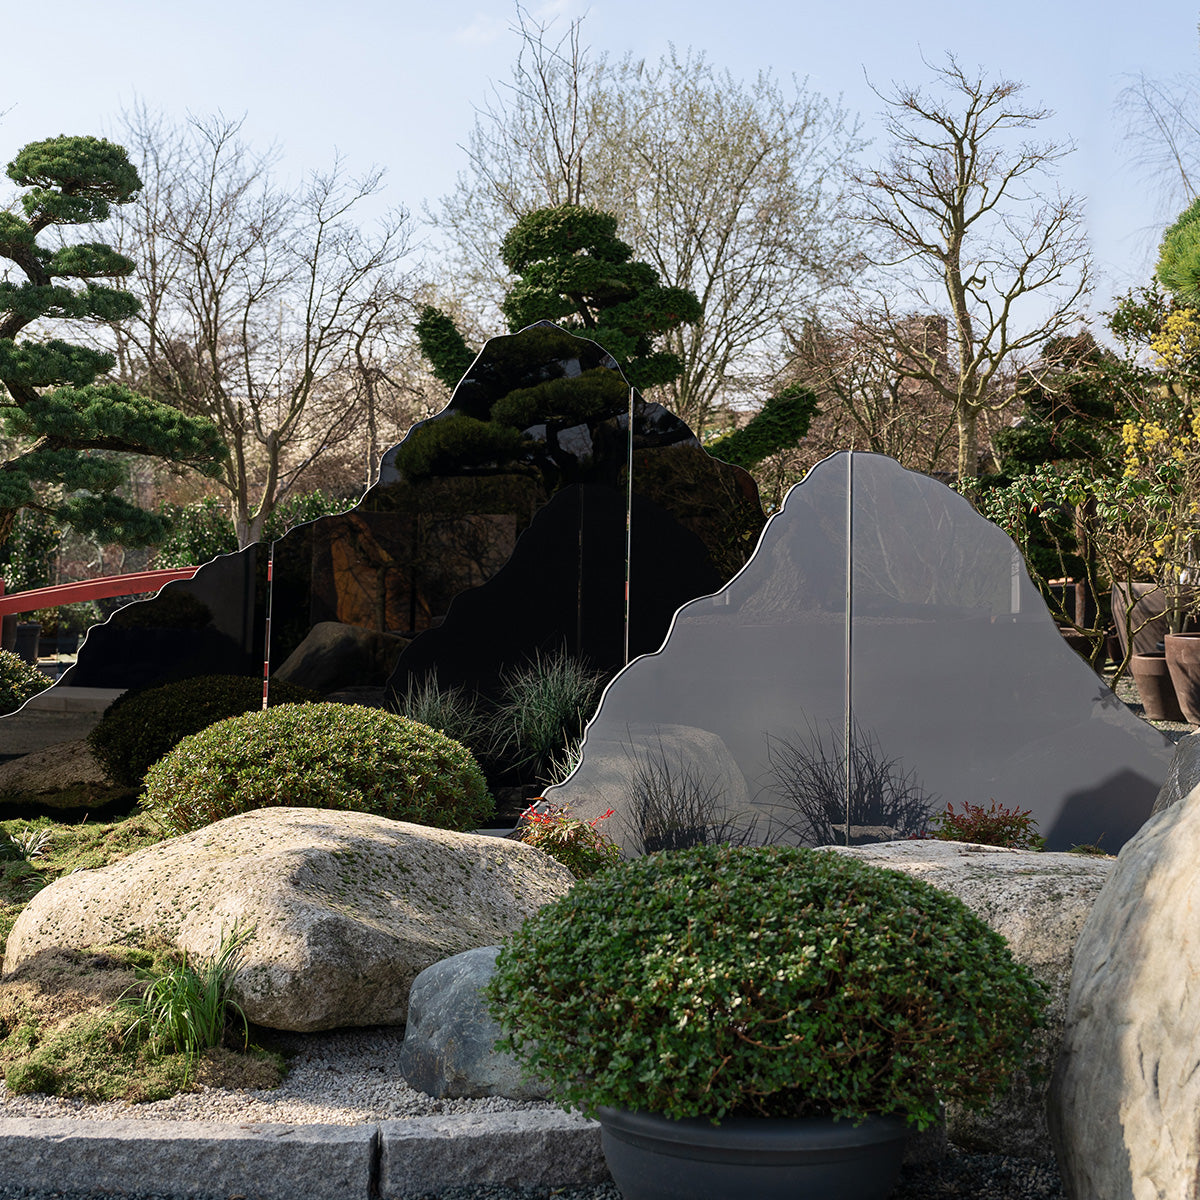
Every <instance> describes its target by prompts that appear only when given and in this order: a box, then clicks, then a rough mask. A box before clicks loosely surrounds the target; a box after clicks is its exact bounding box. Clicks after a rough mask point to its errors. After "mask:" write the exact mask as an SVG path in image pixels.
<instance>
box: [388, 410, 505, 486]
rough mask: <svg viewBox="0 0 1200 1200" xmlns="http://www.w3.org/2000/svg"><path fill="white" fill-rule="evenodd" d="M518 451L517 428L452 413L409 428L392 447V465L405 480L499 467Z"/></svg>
mask: <svg viewBox="0 0 1200 1200" xmlns="http://www.w3.org/2000/svg"><path fill="white" fill-rule="evenodd" d="M520 452H521V433H520V431H519V430H517V429H512V428H510V427H509V426H507V425H501V424H499V423H498V422H496V421H477V420H476V419H475V418H474V417H466V416H463V415H462V414H461V413H454V414H452V415H451V416H448V417H440V418H438V419H437V420H432V421H426V422H425V423H424V424H422V425H418V426H417V427H416V428H415V429H412V430H411V431H410V432H409V435H408V437H406V438H405V439H404V441H402V442H401V443H400V445H399V446H398V447H397V448H396V466H398V467H399V468H400V470H402V471H403V472H404V474H405V475H406V476H408V478H409V479H427V478H428V477H429V476H430V475H443V474H458V473H459V472H461V471H462V470H463V469H465V468H471V467H488V466H503V465H504V464H505V463H507V462H511V461H512V459H514V458H515V457H516V456H517V455H518V454H519V453H520Z"/></svg>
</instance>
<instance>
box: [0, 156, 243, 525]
mask: <svg viewBox="0 0 1200 1200" xmlns="http://www.w3.org/2000/svg"><path fill="white" fill-rule="evenodd" d="M7 174H8V177H9V178H10V179H11V180H12V181H13V182H14V183H16V184H18V185H19V186H20V187H22V188H24V189H26V190H25V192H24V194H23V195H22V196H21V198H20V208H21V213H22V214H23V215H20V214H18V213H17V212H15V211H12V210H9V211H0V260H3V266H4V268H5V269H4V270H0V547H3V546H4V545H5V544H6V543H7V541H8V540H9V537H10V536H11V534H12V530H13V525H14V522H15V520H16V517H17V514H18V513H19V512H20V511H21V510H22V509H25V508H28V509H34V510H38V511H41V512H44V513H47V514H49V515H50V516H52V517H53V519H54V520H55V521H56V522H58V523H61V524H66V525H71V526H73V527H74V528H76V529H78V530H80V531H81V532H84V533H87V534H91V535H95V536H100V537H103V538H104V539H105V540H108V541H115V542H121V543H124V544H126V545H144V544H146V543H151V542H154V541H156V540H158V539H159V538H161V537H162V536H163V535H164V534H165V533H166V531H167V529H168V528H169V524H168V522H166V521H165V520H164V518H163V517H162V516H160V515H158V514H155V513H150V512H147V511H145V510H144V509H140V508H138V507H136V506H135V505H133V504H130V503H129V502H128V501H126V500H124V499H122V498H121V497H120V496H118V495H117V494H116V493H117V490H118V488H119V487H120V486H121V484H122V483H123V482H125V479H126V469H125V465H124V464H123V462H122V461H121V460H120V458H118V457H116V456H115V455H114V454H113V453H112V452H118V453H132V454H143V455H149V456H152V457H155V458H162V459H165V460H167V461H169V462H171V463H175V464H178V465H182V466H189V467H194V468H195V469H197V470H199V471H201V472H203V473H204V474H207V475H215V474H216V473H217V470H218V464H219V462H220V461H221V460H222V459H223V458H224V457H225V454H226V451H225V448H224V446H223V445H222V443H221V439H220V436H219V435H218V433H217V430H216V428H215V426H213V425H212V423H211V422H209V421H207V420H205V419H202V418H197V417H188V416H185V415H184V414H183V413H181V412H180V411H179V410H178V409H175V408H171V407H170V406H168V405H165V404H160V403H158V402H156V401H153V400H150V399H147V398H146V397H145V396H141V395H138V394H137V393H136V392H133V391H131V390H130V389H129V388H126V387H123V386H120V385H118V384H113V383H106V382H103V381H101V382H97V380H100V379H101V377H102V376H103V375H104V374H105V373H106V372H109V371H111V370H112V369H113V367H114V366H115V359H114V358H113V356H112V355H111V354H107V353H105V352H103V351H100V350H95V349H90V348H88V347H85V346H79V345H73V344H72V343H70V342H66V341H62V340H59V339H57V338H46V337H45V336H44V335H43V333H42V328H41V326H40V324H39V323H40V322H44V321H50V320H60V321H61V320H66V321H74V322H78V321H95V322H97V323H100V322H113V321H120V320H123V319H125V318H127V317H130V316H132V315H133V314H134V313H135V312H136V311H137V301H136V300H135V299H134V297H133V296H131V295H130V294H129V293H128V292H126V291H123V290H121V289H119V288H116V287H110V286H108V285H106V284H104V283H99V282H97V280H104V279H120V278H121V277H122V276H125V275H128V274H129V273H130V272H131V271H133V270H134V263H133V262H132V261H131V260H130V259H128V258H126V257H125V256H124V255H122V254H118V253H117V252H116V251H115V250H113V249H112V248H111V247H109V246H106V245H104V244H102V243H100V242H76V243H69V244H63V245H60V246H59V247H58V248H57V249H52V248H48V247H44V246H41V245H39V244H38V238H39V236H40V235H42V234H44V233H47V232H48V231H55V230H60V229H63V228H67V227H70V226H75V225H87V224H92V223H95V222H99V221H103V220H105V219H106V218H107V217H108V215H109V211H110V205H113V204H124V203H126V202H128V201H129V200H131V199H132V198H133V196H134V195H135V194H136V193H137V192H138V190H139V189H140V188H141V181H140V180H139V179H138V175H137V172H136V171H135V170H134V168H133V167H132V165H131V164H130V163H129V160H128V158H127V156H126V154H125V151H124V150H123V149H122V148H121V147H120V146H115V145H113V144H112V143H110V142H107V141H104V140H102V139H99V138H93V137H57V138H51V139H49V140H47V141H42V142H32V143H30V144H29V145H28V146H26V147H24V149H22V150H21V151H20V153H19V154H18V155H17V156H16V158H15V159H13V161H12V162H11V163H9V164H8V169H7ZM22 277H23V278H22ZM34 326H36V328H31V327H34ZM27 330H28V331H29V333H28V335H27V336H26V337H24V338H19V337H18V335H20V334H22V333H24V332H25V331H27Z"/></svg>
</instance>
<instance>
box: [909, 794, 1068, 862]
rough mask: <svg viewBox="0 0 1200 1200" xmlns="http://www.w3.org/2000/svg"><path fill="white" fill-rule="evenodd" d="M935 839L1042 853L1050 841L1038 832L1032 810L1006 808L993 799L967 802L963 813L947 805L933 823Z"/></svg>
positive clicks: (931, 832)
mask: <svg viewBox="0 0 1200 1200" xmlns="http://www.w3.org/2000/svg"><path fill="white" fill-rule="evenodd" d="M929 833H930V836H931V837H934V838H938V839H940V840H941V841H944V842H974V843H975V844H976V845H981V846H1007V847H1008V848H1009V849H1011V850H1041V849H1043V847H1044V846H1045V845H1046V839H1045V838H1044V837H1042V836H1041V835H1040V834H1039V833H1038V831H1037V819H1036V818H1035V817H1034V815H1033V810H1032V809H1030V808H1023V809H1022V808H1006V807H1005V806H1004V805H1003V804H997V803H996V801H995V800H992V802H991V804H989V805H988V807H987V808H984V807H983V805H982V804H972V803H970V801H968V800H964V801H963V806H962V812H961V813H956V812H955V811H954V805H953V804H947V805H946V809H945V811H944V812H940V813H938V814H937V816H936V817H934V818H933V820H932V821H931V822H930V823H929Z"/></svg>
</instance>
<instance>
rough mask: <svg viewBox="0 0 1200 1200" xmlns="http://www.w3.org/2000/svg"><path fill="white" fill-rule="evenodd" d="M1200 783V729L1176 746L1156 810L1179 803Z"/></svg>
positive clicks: (1155, 803)
mask: <svg viewBox="0 0 1200 1200" xmlns="http://www.w3.org/2000/svg"><path fill="white" fill-rule="evenodd" d="M1198 784H1200V731H1198V732H1197V733H1190V734H1188V736H1187V737H1185V738H1183V739H1182V740H1180V741H1179V742H1178V743H1177V744H1176V746H1175V755H1174V757H1173V758H1172V759H1171V765H1170V766H1169V767H1168V768H1167V778H1166V780H1165V781H1164V782H1163V785H1162V787H1161V788H1160V789H1159V792H1158V796H1157V797H1156V798H1155V801H1154V812H1156V813H1160V812H1162V810H1163V809H1164V808H1170V807H1171V805H1172V804H1178V803H1179V802H1180V801H1181V800H1182V799H1183V798H1184V797H1185V796H1186V795H1187V794H1188V793H1189V792H1190V791H1191V790H1192V789H1193V788H1194V787H1196V786H1197V785H1198Z"/></svg>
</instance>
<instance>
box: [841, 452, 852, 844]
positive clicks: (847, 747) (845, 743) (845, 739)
mask: <svg viewBox="0 0 1200 1200" xmlns="http://www.w3.org/2000/svg"><path fill="white" fill-rule="evenodd" d="M853 651H854V451H853V450H851V451H850V452H849V453H848V454H847V455H846V710H845V725H844V728H843V733H842V747H843V752H844V753H845V755H846V770H845V775H846V845H847V846H848V845H850V797H851V793H852V789H853V780H852V779H851V775H852V773H853V770H854V754H853V747H852V745H851V738H852V737H853V734H854V718H853V712H854V706H853V703H852V689H853V680H854V674H853Z"/></svg>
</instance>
